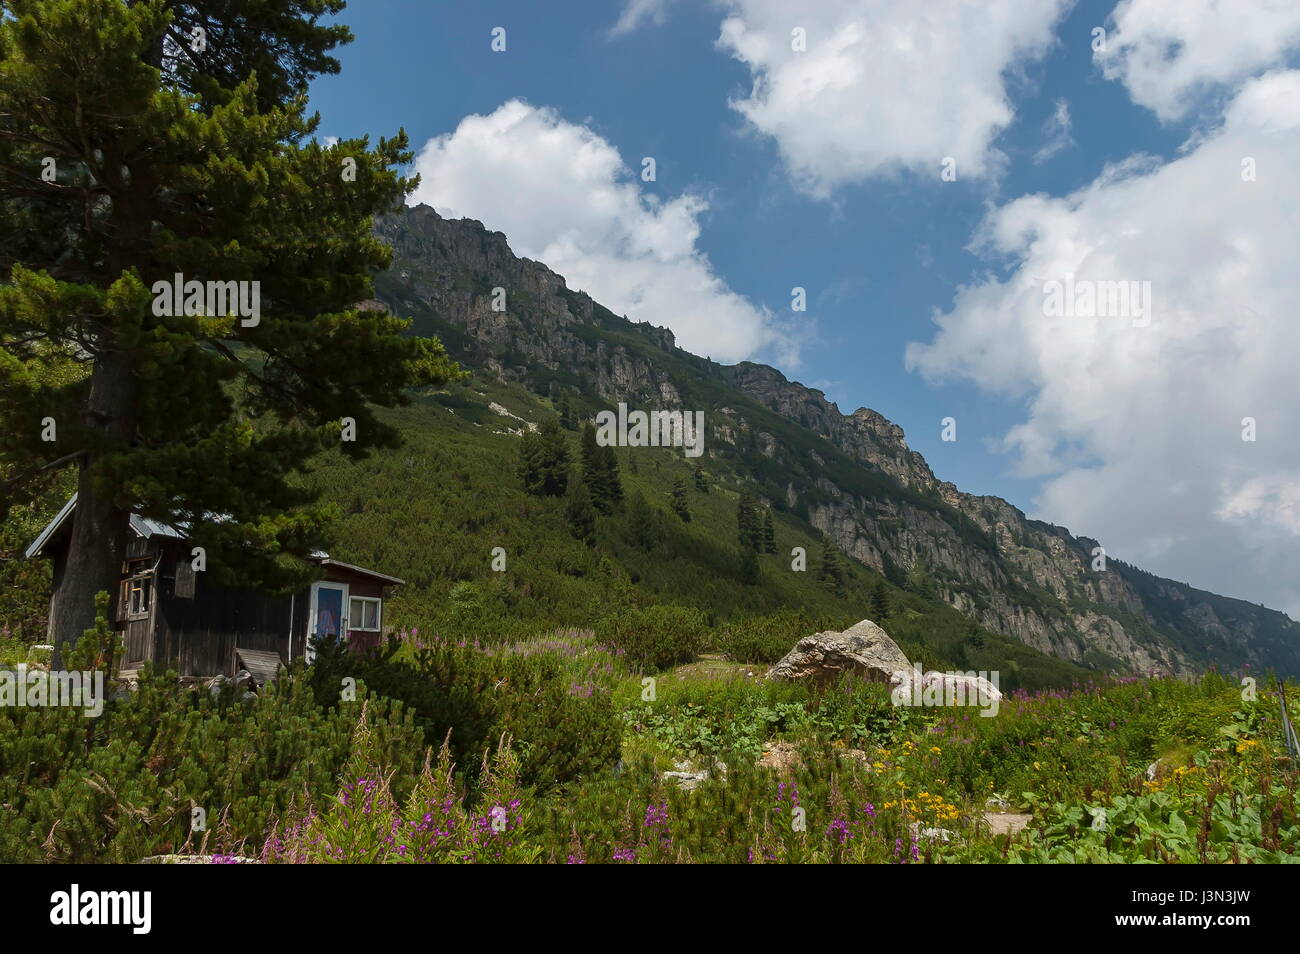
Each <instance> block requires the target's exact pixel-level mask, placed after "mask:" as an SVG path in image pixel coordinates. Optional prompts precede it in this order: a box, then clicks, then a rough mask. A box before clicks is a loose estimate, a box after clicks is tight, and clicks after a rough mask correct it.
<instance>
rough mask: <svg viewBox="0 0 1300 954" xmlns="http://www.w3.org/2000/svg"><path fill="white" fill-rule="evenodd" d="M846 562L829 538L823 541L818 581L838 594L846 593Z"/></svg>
mask: <svg viewBox="0 0 1300 954" xmlns="http://www.w3.org/2000/svg"><path fill="white" fill-rule="evenodd" d="M844 579H845V572H844V564H843V562H842V561H841V559H840V551H839V550H838V549H837V548H836V546H835V544H833V543H831V542H830V541H829V540H826V541H823V542H822V565H821V570H820V571H819V572H818V574H817V581H818V582H819V583H821V585H822V586H824V587H826V588H827V589H828V590H830V591H831V592H832V593H834V594H835V595H836V596H843V595H844Z"/></svg>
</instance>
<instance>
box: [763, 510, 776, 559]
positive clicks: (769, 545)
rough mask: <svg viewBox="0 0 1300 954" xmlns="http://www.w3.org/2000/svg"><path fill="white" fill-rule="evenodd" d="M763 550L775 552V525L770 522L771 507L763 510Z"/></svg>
mask: <svg viewBox="0 0 1300 954" xmlns="http://www.w3.org/2000/svg"><path fill="white" fill-rule="evenodd" d="M763 552H764V553H775V552H776V527H775V526H773V524H772V510H771V508H768V509H765V510H764V511H763Z"/></svg>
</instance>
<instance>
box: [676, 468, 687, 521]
mask: <svg viewBox="0 0 1300 954" xmlns="http://www.w3.org/2000/svg"><path fill="white" fill-rule="evenodd" d="M673 513H675V514H677V516H679V517H681V518H682V520H683V521H684V522H689V521H690V519H691V504H690V500H689V499H687V496H686V478H685V477H681V476H679V477H678V478H677V479H676V480H674V481H673Z"/></svg>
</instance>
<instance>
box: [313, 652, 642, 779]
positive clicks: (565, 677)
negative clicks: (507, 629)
mask: <svg viewBox="0 0 1300 954" xmlns="http://www.w3.org/2000/svg"><path fill="white" fill-rule="evenodd" d="M310 678H311V682H312V687H313V689H314V690H315V692H316V697H317V699H318V701H319V702H320V703H321V704H322V705H329V704H330V703H331V701H332V700H334V699H336V698H337V697H338V694H339V691H340V687H342V686H344V685H345V683H344V680H347V679H354V680H356V682H357V683H358V684H360V685H363V686H364V687H365V689H366V690H367V691H369V692H371V693H375V694H378V695H380V696H384V697H387V698H389V699H396V700H400V701H401V702H402V703H404V704H405V705H406V706H407V707H408V708H409V709H410V710H411V711H412V712H413V713H414V716H415V720H416V723H417V724H418V725H419V726H420V728H421V729H422V730H423V731H424V737H425V740H426V742H427V743H428V744H429V745H431V746H440V745H441V744H442V743H443V742H444V741H446V742H447V743H448V744H449V746H450V751H451V754H452V756H453V758H454V759H455V761H456V764H457V765H459V766H460V767H461V769H462V770H473V769H474V767H476V766H478V765H479V764H480V762H481V760H482V757H483V753H484V751H485V750H488V749H491V748H493V747H495V746H496V745H497V743H498V741H499V740H500V738H501V737H502V736H503V735H509V736H511V737H512V738H513V739H514V746H515V748H516V750H517V751H518V753H519V755H520V762H521V765H520V778H521V779H522V781H523V783H524V784H526V785H531V786H535V787H537V788H538V789H542V790H544V789H546V788H549V787H551V786H554V785H559V784H564V783H567V782H571V781H573V780H575V779H578V778H581V777H583V776H584V775H587V774H590V773H593V772H598V771H604V770H606V769H608V768H609V767H610V766H612V765H613V764H614V763H615V762H616V761H617V760H618V751H619V731H620V729H619V721H618V718H617V716H616V714H615V712H614V706H613V703H612V701H611V700H610V696H609V693H608V692H607V691H606V690H605V689H604V688H603V687H602V686H601V685H599V683H598V682H596V681H595V680H594V679H591V678H587V679H577V678H575V676H574V674H573V671H572V670H571V668H570V667H569V666H567V665H566V661H565V658H564V654H563V652H562V650H561V649H558V648H557V649H556V650H554V651H549V652H543V653H539V654H529V653H526V652H522V651H518V650H516V649H514V648H512V647H506V646H497V647H487V646H482V645H476V644H473V643H468V642H451V641H450V640H444V639H433V640H430V641H428V642H425V643H418V642H409V641H408V642H406V643H403V642H402V641H400V640H398V639H396V638H394V639H392V640H390V641H389V643H388V645H387V646H386V647H385V648H384V649H383V650H382V651H381V652H380V653H378V654H377V655H374V656H369V657H359V656H357V655H355V654H353V653H352V652H350V651H349V650H348V649H347V648H346V647H344V646H342V645H341V644H340V643H338V642H337V641H335V642H330V643H327V644H324V645H321V646H320V647H319V648H318V651H317V656H316V661H315V663H314V664H313V666H312V668H311V676H310Z"/></svg>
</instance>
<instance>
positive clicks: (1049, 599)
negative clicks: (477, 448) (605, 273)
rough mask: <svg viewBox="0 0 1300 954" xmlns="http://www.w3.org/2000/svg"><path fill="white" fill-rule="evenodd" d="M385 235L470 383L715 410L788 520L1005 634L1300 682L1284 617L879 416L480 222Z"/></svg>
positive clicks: (1160, 666)
mask: <svg viewBox="0 0 1300 954" xmlns="http://www.w3.org/2000/svg"><path fill="white" fill-rule="evenodd" d="M377 231H378V233H379V234H380V235H381V236H382V237H383V238H384V239H385V240H386V241H388V242H390V243H391V244H392V246H393V248H394V252H395V255H394V263H393V267H392V269H391V270H390V271H389V272H388V273H387V274H386V275H384V276H381V279H380V281H379V283H378V294H379V297H380V298H381V299H382V300H383V301H384V303H385V304H387V305H388V306H390V307H392V308H393V309H394V310H396V311H398V312H399V313H402V314H406V315H411V316H413V317H414V318H415V322H416V330H417V331H420V332H422V333H431V334H437V335H439V336H441V337H442V338H443V340H444V342H445V343H446V344H447V345H448V347H449V348H450V349H451V350H452V352H453V353H454V354H456V355H457V356H458V357H460V358H461V359H462V360H464V361H466V362H467V363H469V364H471V365H472V366H476V367H484V368H488V369H490V370H492V371H493V372H494V373H496V374H498V375H500V376H502V377H505V378H509V379H513V380H518V381H521V382H524V383H526V384H528V385H529V386H530V387H533V388H534V389H536V390H539V391H543V392H547V391H549V392H550V393H552V394H554V393H556V391H557V389H558V390H559V391H562V392H566V393H568V394H570V395H572V396H574V397H575V398H577V399H583V400H585V401H587V402H588V406H592V405H593V404H594V405H603V404H605V403H614V402H617V401H627V402H628V403H629V404H632V405H635V406H640V407H645V408H655V407H663V408H675V407H683V406H685V407H687V408H688V409H692V410H694V409H703V410H705V412H706V419H707V421H708V442H707V445H706V446H707V447H708V450H707V453H708V454H709V455H710V456H712V457H714V458H718V459H719V460H723V459H725V462H726V463H727V464H728V465H730V466H731V467H733V468H734V469H735V470H736V472H737V473H739V474H742V475H746V476H752V477H753V479H754V480H755V481H756V482H757V483H758V484H759V486H760V489H761V490H762V491H763V493H764V495H765V496H766V497H767V498H768V499H769V501H770V502H772V504H773V505H774V506H779V507H783V508H786V509H789V510H791V511H792V512H794V513H796V514H797V515H798V516H800V517H801V518H803V519H806V520H807V521H808V522H809V523H810V524H812V525H813V526H814V527H816V528H817V529H819V530H820V531H822V532H823V533H824V534H825V535H826V536H827V537H828V538H829V539H830V540H832V541H833V542H834V543H835V544H836V545H837V546H838V547H839V548H840V549H841V550H843V551H844V552H845V553H848V554H850V555H852V556H853V557H855V558H857V559H858V560H861V561H862V562H863V563H865V564H867V565H869V566H871V567H874V568H875V569H877V570H879V571H880V572H882V573H885V574H886V575H889V576H891V577H892V578H894V579H895V581H896V582H905V581H907V580H908V578H909V577H910V580H911V584H912V585H916V586H925V587H932V588H933V590H934V592H935V593H936V594H937V595H938V596H940V597H941V598H942V599H944V600H946V601H947V602H948V603H950V604H951V605H953V606H955V607H957V608H958V609H960V610H961V611H963V612H965V613H967V614H968V615H970V616H972V617H974V618H976V619H978V620H979V621H980V622H981V623H982V624H984V625H985V626H987V627H989V628H990V629H994V630H996V631H999V632H1002V633H1004V634H1007V635H1011V636H1014V637H1016V638H1018V639H1020V640H1021V641H1023V642H1025V643H1027V644H1029V645H1031V646H1033V647H1035V648H1036V649H1039V650H1042V651H1044V652H1048V653H1051V654H1053V655H1056V656H1060V657H1063V658H1066V659H1070V660H1074V661H1077V662H1083V663H1085V664H1089V665H1093V666H1096V667H1099V668H1106V669H1111V670H1120V671H1124V670H1129V671H1153V670H1160V671H1166V672H1187V671H1192V670H1195V669H1199V668H1203V667H1204V666H1205V665H1206V664H1207V663H1209V662H1216V663H1218V664H1220V665H1221V666H1229V667H1235V666H1240V665H1242V664H1244V663H1251V664H1252V665H1254V666H1256V667H1261V666H1265V667H1266V666H1272V667H1275V668H1277V669H1279V670H1283V671H1287V672H1293V673H1295V672H1300V625H1298V624H1296V623H1295V622H1293V621H1291V620H1289V619H1288V618H1287V617H1285V616H1284V615H1282V614H1280V613H1276V612H1273V611H1271V610H1266V609H1264V608H1263V607H1257V606H1254V605H1253V604H1249V603H1245V602H1243V601H1239V600H1232V599H1229V598H1226V597H1221V596H1216V595H1215V594H1210V593H1205V592H1203V591H1199V590H1195V589H1192V588H1191V587H1188V586H1186V585H1185V584H1181V583H1176V582H1174V581H1171V580H1163V579H1160V578H1158V577H1154V576H1151V575H1150V574H1146V573H1143V572H1142V571H1140V570H1137V569H1136V568H1133V567H1129V566H1126V565H1125V564H1122V563H1119V562H1118V561H1113V560H1109V561H1107V562H1106V565H1105V569H1104V570H1101V569H1094V562H1095V555H1094V554H1095V548H1096V547H1097V543H1096V541H1094V540H1090V539H1088V538H1086V537H1075V536H1072V535H1071V534H1070V533H1069V532H1068V531H1066V530H1064V529H1063V528H1060V527H1054V526H1051V525H1049V524H1045V523H1042V522H1039V521H1034V520H1029V519H1028V518H1026V517H1025V515H1024V514H1023V513H1022V512H1021V511H1020V510H1018V509H1017V508H1015V507H1013V506H1012V505H1011V504H1009V503H1007V502H1006V501H1005V500H1002V499H1000V498H998V497H976V496H972V495H970V494H965V493H962V492H961V491H960V490H958V488H957V487H955V486H954V485H953V484H951V483H948V482H946V481H940V480H938V479H937V478H936V477H935V475H934V473H933V472H932V471H931V470H930V468H929V465H927V464H926V462H925V460H924V458H923V457H922V456H921V455H920V454H918V453H917V452H915V451H913V450H911V449H910V448H909V447H908V446H907V442H906V440H905V438H904V434H903V431H902V428H900V427H898V426H897V425H895V424H892V423H891V422H890V421H888V420H887V419H886V418H885V417H884V416H882V415H881V414H879V413H877V412H876V411H873V410H870V409H868V408H859V409H858V410H856V411H854V412H853V413H852V414H847V415H846V414H843V413H841V412H840V410H839V408H838V407H836V405H835V404H833V403H832V402H830V401H827V400H826V398H825V396H824V395H823V394H822V393H821V392H820V391H817V390H815V389H812V388H807V387H804V386H803V385H801V384H799V383H797V382H791V381H788V380H787V379H786V378H785V376H784V375H782V374H781V373H780V372H779V371H777V370H775V369H774V368H770V367H767V366H765V365H759V364H753V363H749V362H744V363H741V364H738V365H735V366H730V367H722V366H719V365H716V364H713V363H712V362H710V361H707V360H706V359H703V358H699V357H697V356H694V355H690V354H687V353H686V352H683V351H681V350H680V349H677V348H676V346H675V343H674V340H673V336H672V333H671V332H669V331H668V330H666V329H663V328H654V327H652V326H650V325H648V324H644V323H642V324H637V323H633V322H630V321H628V320H627V319H625V318H620V317H619V316H617V315H614V314H612V313H611V312H609V311H608V310H607V309H605V308H603V307H602V306H600V305H599V304H598V303H596V302H594V301H592V299H591V298H590V297H588V296H587V295H586V294H583V293H581V292H575V291H573V290H571V289H569V288H568V287H567V286H566V284H565V282H564V279H563V278H562V277H561V276H559V275H556V274H555V273H554V272H552V271H551V270H550V269H549V268H547V267H546V266H545V265H542V264H541V263H539V262H534V261H530V260H528V259H521V258H518V257H516V256H515V255H514V254H513V253H512V252H511V251H510V247H509V245H508V243H507V240H506V237H505V236H504V235H502V234H501V233H499V232H489V231H487V230H486V229H484V228H483V226H482V225H481V224H480V223H478V222H474V221H472V220H459V221H448V220H445V219H443V218H441V217H440V216H438V215H437V213H435V212H434V211H433V210H432V209H429V208H428V207H426V206H420V207H416V208H413V209H408V210H405V211H404V212H402V213H400V214H397V215H394V216H391V217H389V218H387V219H385V220H383V221H381V222H380V223H378V225H377ZM502 292H504V302H505V308H504V310H497V309H495V308H494V296H495V297H496V299H497V301H498V302H499V301H500V299H501V294H502Z"/></svg>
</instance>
